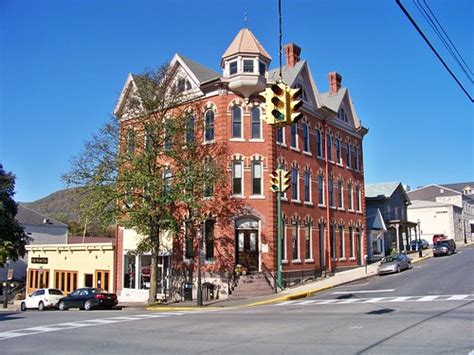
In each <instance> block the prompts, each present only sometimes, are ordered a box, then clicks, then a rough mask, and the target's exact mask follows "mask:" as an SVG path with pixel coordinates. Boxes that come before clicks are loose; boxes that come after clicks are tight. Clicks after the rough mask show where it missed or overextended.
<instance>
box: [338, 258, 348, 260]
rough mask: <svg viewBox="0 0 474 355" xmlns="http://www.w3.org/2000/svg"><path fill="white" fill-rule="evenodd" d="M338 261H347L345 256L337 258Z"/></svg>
mask: <svg viewBox="0 0 474 355" xmlns="http://www.w3.org/2000/svg"><path fill="white" fill-rule="evenodd" d="M339 261H347V259H346V258H339Z"/></svg>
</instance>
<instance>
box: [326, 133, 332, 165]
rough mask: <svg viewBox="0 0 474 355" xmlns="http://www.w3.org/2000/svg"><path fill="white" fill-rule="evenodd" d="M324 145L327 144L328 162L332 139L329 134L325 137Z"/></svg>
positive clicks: (330, 159)
mask: <svg viewBox="0 0 474 355" xmlns="http://www.w3.org/2000/svg"><path fill="white" fill-rule="evenodd" d="M326 144H327V154H328V160H329V161H332V137H331V136H330V135H329V134H327V135H326Z"/></svg>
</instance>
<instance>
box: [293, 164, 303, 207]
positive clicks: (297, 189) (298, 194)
mask: <svg viewBox="0 0 474 355" xmlns="http://www.w3.org/2000/svg"><path fill="white" fill-rule="evenodd" d="M296 173H297V176H296V199H293V183H291V202H294V203H301V196H300V172H299V170H298V169H296ZM291 179H293V168H291Z"/></svg>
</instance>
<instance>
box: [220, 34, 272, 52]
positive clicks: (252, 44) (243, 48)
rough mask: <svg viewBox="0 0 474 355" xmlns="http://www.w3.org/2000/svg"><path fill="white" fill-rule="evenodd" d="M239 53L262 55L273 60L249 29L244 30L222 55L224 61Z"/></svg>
mask: <svg viewBox="0 0 474 355" xmlns="http://www.w3.org/2000/svg"><path fill="white" fill-rule="evenodd" d="M237 53H248V54H260V55H262V56H263V57H265V58H268V59H270V60H271V59H272V58H271V57H270V54H268V52H267V51H266V50H265V48H263V46H262V45H261V44H260V42H259V41H258V39H257V38H256V37H255V36H254V35H253V33H252V32H250V30H249V29H248V28H242V29H241V30H240V31H239V33H238V34H237V36H235V38H234V40H233V41H232V43H231V44H230V46H229V47H228V48H227V50H226V51H225V52H224V54H223V55H222V59H224V58H227V57H230V56H233V55H235V54H237Z"/></svg>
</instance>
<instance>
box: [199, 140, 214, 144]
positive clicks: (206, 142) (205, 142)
mask: <svg viewBox="0 0 474 355" xmlns="http://www.w3.org/2000/svg"><path fill="white" fill-rule="evenodd" d="M213 143H216V141H215V140H212V141H204V142H202V144H203V145H207V144H213Z"/></svg>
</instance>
